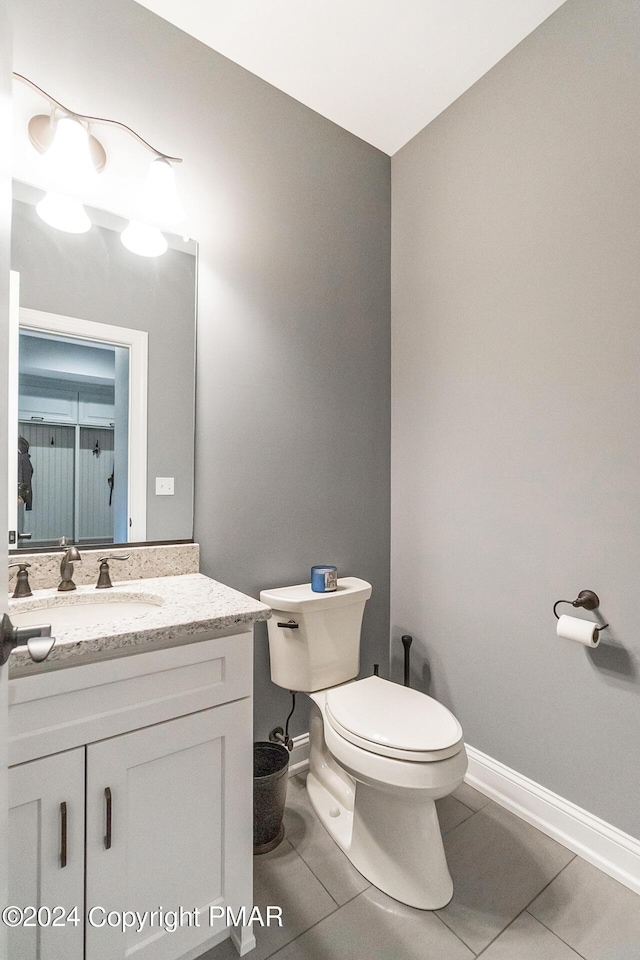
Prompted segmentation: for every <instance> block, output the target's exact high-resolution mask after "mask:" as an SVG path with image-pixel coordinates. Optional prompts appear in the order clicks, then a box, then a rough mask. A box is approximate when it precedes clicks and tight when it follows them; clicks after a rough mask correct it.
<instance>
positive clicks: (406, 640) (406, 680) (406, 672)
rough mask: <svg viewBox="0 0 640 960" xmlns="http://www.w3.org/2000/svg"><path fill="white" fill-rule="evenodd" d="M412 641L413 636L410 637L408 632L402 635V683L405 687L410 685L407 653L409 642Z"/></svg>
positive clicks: (409, 646) (409, 666)
mask: <svg viewBox="0 0 640 960" xmlns="http://www.w3.org/2000/svg"><path fill="white" fill-rule="evenodd" d="M412 643H413V637H410V636H409V635H408V634H405V636H404V637H402V646H403V647H404V685H405V687H410V686H411V654H410V653H409V651H410V649H411V644H412Z"/></svg>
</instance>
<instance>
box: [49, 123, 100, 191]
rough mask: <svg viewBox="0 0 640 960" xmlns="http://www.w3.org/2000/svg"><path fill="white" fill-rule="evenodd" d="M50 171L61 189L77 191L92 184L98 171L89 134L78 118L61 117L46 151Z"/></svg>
mask: <svg viewBox="0 0 640 960" xmlns="http://www.w3.org/2000/svg"><path fill="white" fill-rule="evenodd" d="M43 159H44V162H45V163H46V167H47V172H48V174H49V176H50V177H51V180H52V182H53V183H55V185H56V189H58V190H61V191H63V192H64V191H69V192H74V193H75V192H77V191H78V190H84V189H86V188H87V187H91V186H92V184H94V183H95V181H96V179H97V172H96V168H95V165H94V163H93V160H92V159H91V151H90V148H89V134H88V132H87V130H86V129H85V128H84V127H83V125H82V124H81V123H80V121H79V120H74V119H73V117H61V118H60V119H59V120H58V122H57V124H56V131H55V134H54V137H53V140H52V142H51V146H50V147H49V149H48V150H46V151H45V153H44V154H43Z"/></svg>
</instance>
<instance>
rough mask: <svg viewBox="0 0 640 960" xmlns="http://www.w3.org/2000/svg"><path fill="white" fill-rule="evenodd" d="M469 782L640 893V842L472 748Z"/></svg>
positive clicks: (467, 780)
mask: <svg viewBox="0 0 640 960" xmlns="http://www.w3.org/2000/svg"><path fill="white" fill-rule="evenodd" d="M467 754H468V756H469V769H468V771H467V776H466V777H465V780H466V782H467V783H468V784H469V785H470V786H472V787H475V788H476V790H479V791H480V792H481V793H484V794H485V796H487V797H490V798H491V799H492V800H495V801H496V803H499V804H500V806H502V807H506V809H507V810H510V811H511V812H512V813H515V814H516V816H518V817H520V818H521V819H522V820H526V821H527V823H530V824H531V825H532V826H534V827H537V828H538V830H541V831H542V833H546V835H547V836H548V837H552V838H553V839H554V840H557V841H558V842H559V843H562V844H563V845H564V846H565V847H568V848H569V850H573V852H574V853H577V854H578V855H579V856H580V857H582V858H583V859H584V860H588V861H589V863H592V864H593V865H594V866H595V867H598V869H599V870H602V871H603V873H606V874H608V875H609V876H610V877H613V878H614V880H618V881H619V882H620V883H623V884H624V885H625V887H629V889H630V890H633V891H634V892H635V893H640V840H636V839H635V838H634V837H630V836H629V835H628V834H626V833H623V832H622V830H618V828H617V827H613V826H611V824H609V823H605V821H604V820H600V818H599V817H596V816H594V815H593V814H592V813H588V812H587V811H586V810H583V809H582V808H581V807H578V806H576V804H575V803H571V801H569V800H565V799H564V798H563V797H559V796H558V795H557V794H556V793H552V791H551V790H547V788H546V787H542V786H541V785H540V784H539V783H535V782H534V781H533V780H529V778H528V777H523V776H522V774H520V773H516V771H515V770H511V769H510V768H509V767H506V766H505V765H504V764H503V763H500V762H499V761H498V760H493V759H492V758H491V757H488V756H487V755H486V754H484V753H481V752H480V750H476V749H475V747H470V746H468V745H467Z"/></svg>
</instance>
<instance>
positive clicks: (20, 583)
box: [9, 560, 33, 600]
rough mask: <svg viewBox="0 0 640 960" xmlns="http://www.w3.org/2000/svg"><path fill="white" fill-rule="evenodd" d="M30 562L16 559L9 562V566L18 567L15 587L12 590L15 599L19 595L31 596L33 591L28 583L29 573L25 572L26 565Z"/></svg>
mask: <svg viewBox="0 0 640 960" xmlns="http://www.w3.org/2000/svg"><path fill="white" fill-rule="evenodd" d="M30 566H31V564H30V563H27V562H26V561H24V560H23V561H22V562H20V561H17V562H16V563H10V564H9V567H18V576H17V578H16V588H15V590H14V591H13V599H14V600H17V599H19V598H20V597H32V596H33V592H32V590H31V586H30V584H29V574H28V573H27V567H30Z"/></svg>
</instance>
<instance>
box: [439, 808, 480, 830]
mask: <svg viewBox="0 0 640 960" xmlns="http://www.w3.org/2000/svg"><path fill="white" fill-rule="evenodd" d="M458 803H460V804H462V806H463V807H466V809H467V810H468V811H469V816H468V817H465V818H464V820H461V821H460V822H459V823H456V825H455V826H454V827H451V829H450V830H446V831H443V829H442V827H440V833H441V834H442V836H443V837H448V836H449V834H450V833H453V831H454V830H457V829H458V827H461V826H462V824H463V823H467V821H468V820H471V817H474V816H475V815H476V813H480V811H479V810H472V809H471V807H467V805H466V803H462V800H458ZM438 823H440V821H439V820H438Z"/></svg>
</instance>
